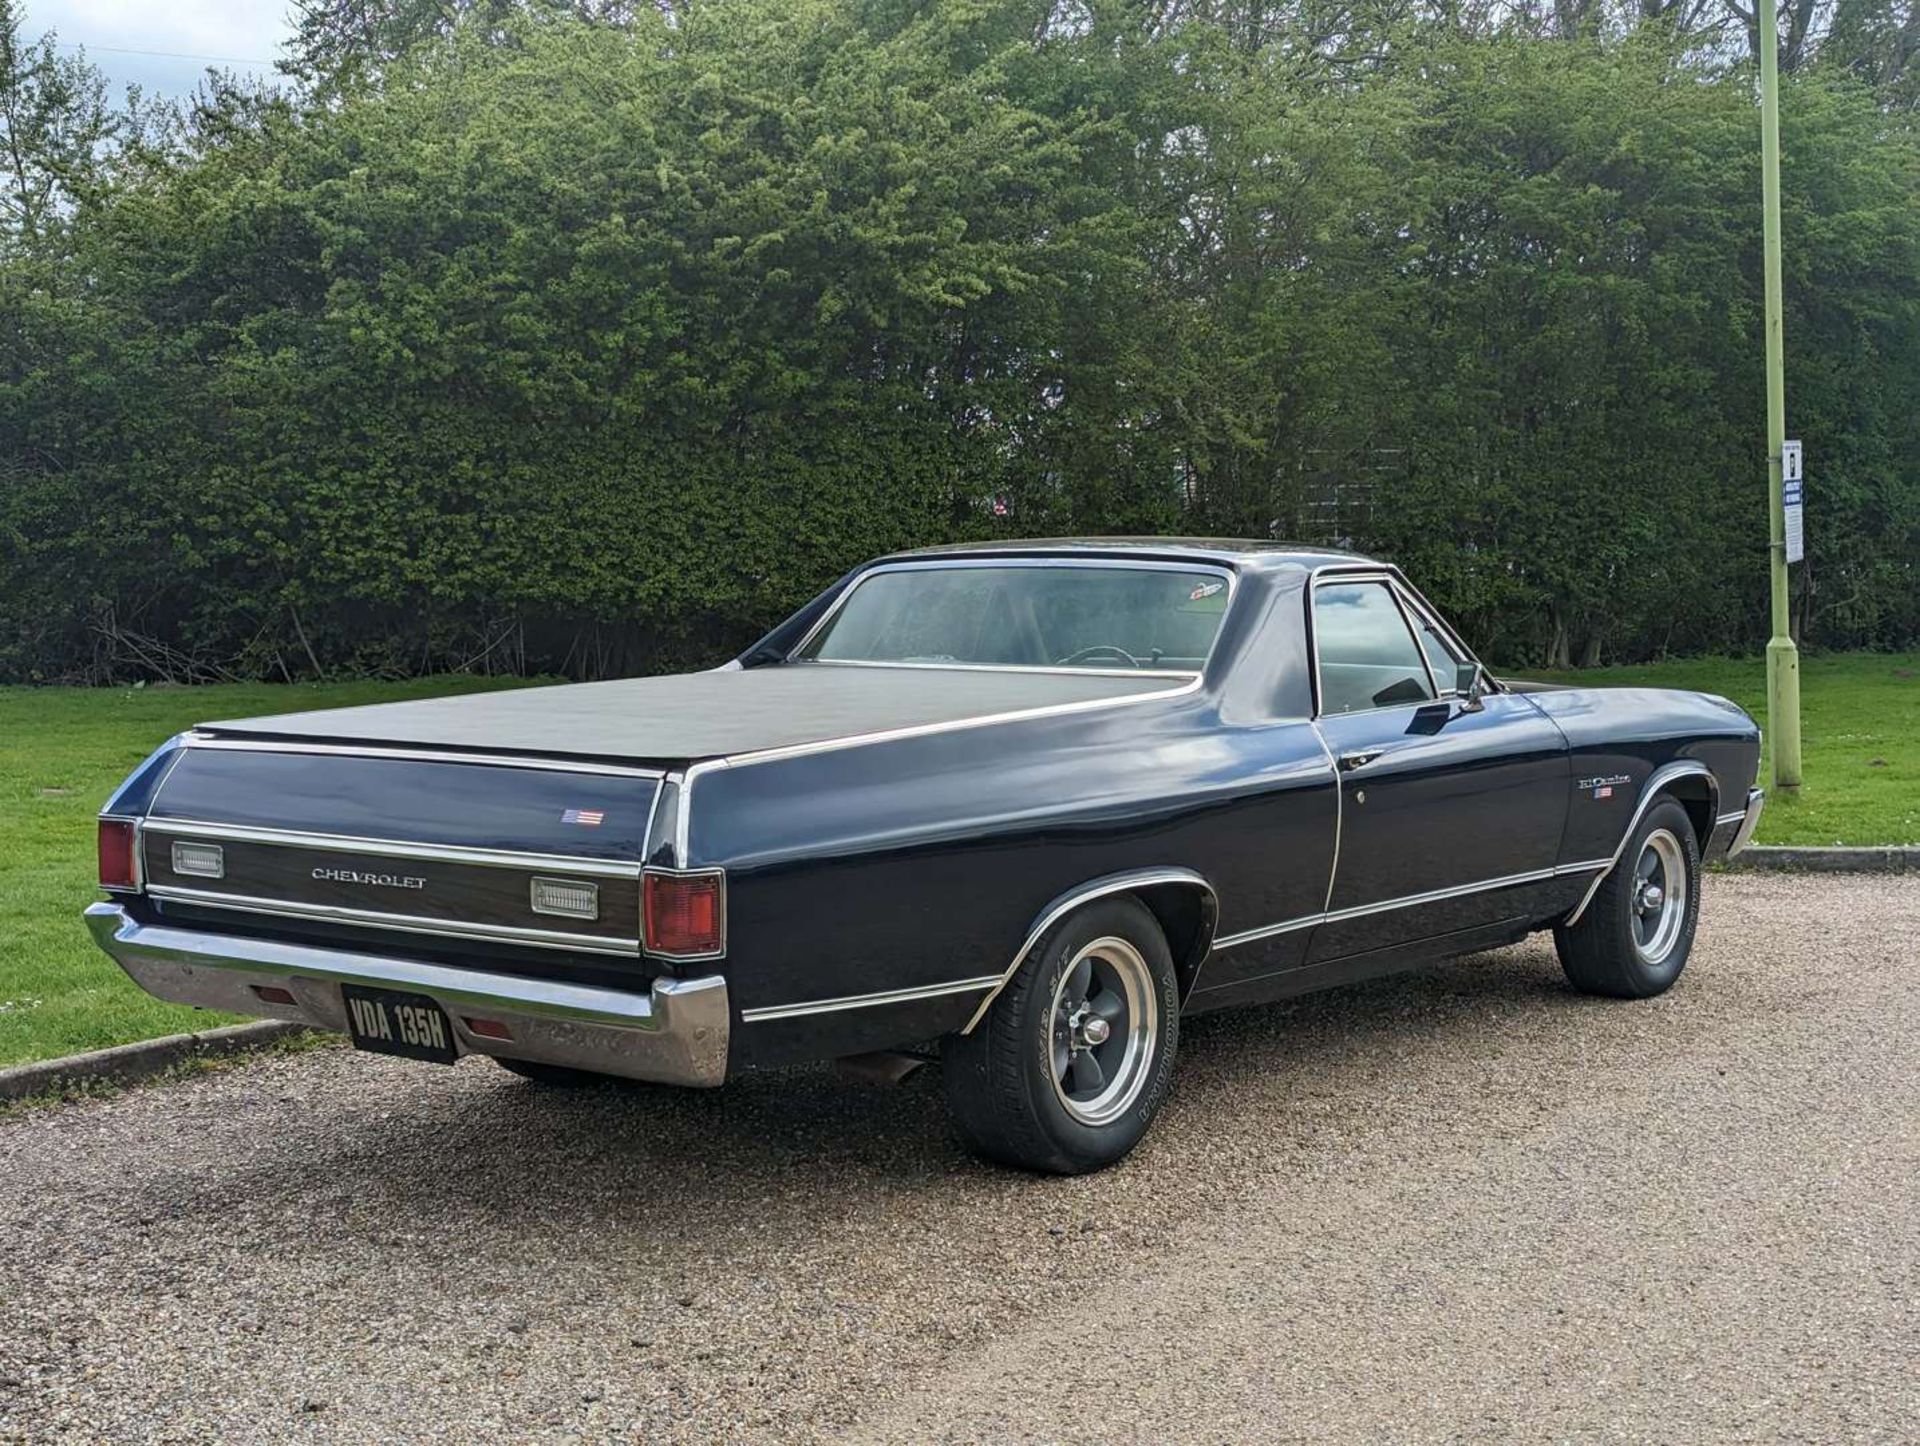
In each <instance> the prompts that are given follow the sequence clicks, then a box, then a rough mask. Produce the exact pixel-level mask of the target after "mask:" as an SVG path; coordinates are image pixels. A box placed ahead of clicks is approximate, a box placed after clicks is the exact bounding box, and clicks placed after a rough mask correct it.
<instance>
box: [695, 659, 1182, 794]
mask: <svg viewBox="0 0 1920 1446" xmlns="http://www.w3.org/2000/svg"><path fill="white" fill-rule="evenodd" d="M1200 681H1201V680H1200V676H1199V675H1198V674H1193V675H1191V676H1188V678H1187V681H1186V682H1184V683H1182V684H1181V685H1180V686H1179V687H1177V688H1159V689H1156V690H1154V691H1153V692H1151V693H1128V694H1126V695H1124V696H1122V697H1118V698H1082V699H1080V700H1079V701H1078V702H1074V703H1043V704H1041V705H1039V706H1038V707H1034V708H1015V709H1012V710H1010V711H1008V712H1005V713H982V714H980V715H978V716H977V717H972V718H950V719H946V720H944V721H942V722H939V723H915V724H912V725H910V726H908V727H905V728H888V729H884V730H882V731H881V732H878V733H850V734H848V735H846V736H845V737H842V738H821V739H816V740H815V741H813V742H811V743H792V744H788V745H787V746H786V747H784V748H763V749H760V750H758V751H756V752H750V753H730V754H728V755H727V756H726V757H725V758H710V759H706V760H703V761H702V762H699V763H696V764H694V765H693V766H692V767H690V768H688V769H687V780H688V782H689V783H691V782H692V780H693V778H694V776H695V775H696V774H699V773H703V772H705V771H706V770H708V769H710V768H740V767H744V766H746V765H748V764H753V763H771V762H774V761H776V760H778V759H782V758H799V757H801V756H803V755H805V754H808V753H831V752H834V751H835V750H837V749H841V748H857V747H860V746H861V745H863V744H867V743H892V742H895V741H897V740H899V739H902V738H925V737H930V736H932V735H933V734H936V733H957V732H960V731H961V730H962V729H966V728H987V727H991V726H992V725H994V724H996V723H1017V722H1022V721H1024V720H1026V719H1029V718H1058V717H1064V716H1065V715H1067V714H1069V713H1092V712H1096V711H1098V710H1100V709H1102V708H1125V707H1130V706H1132V705H1134V704H1136V703H1152V702H1156V701H1158V700H1160V699H1163V698H1179V697H1182V696H1184V695H1185V694H1188V693H1195V692H1198V691H1199V689H1200Z"/></svg>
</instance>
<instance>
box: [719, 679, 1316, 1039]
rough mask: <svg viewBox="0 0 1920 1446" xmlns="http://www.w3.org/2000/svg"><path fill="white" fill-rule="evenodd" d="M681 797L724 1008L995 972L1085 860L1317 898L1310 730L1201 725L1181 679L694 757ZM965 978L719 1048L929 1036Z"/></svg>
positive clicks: (1239, 911) (968, 999) (1274, 914)
mask: <svg viewBox="0 0 1920 1446" xmlns="http://www.w3.org/2000/svg"><path fill="white" fill-rule="evenodd" d="M688 797H689V798H690V800H691V807H690V811H689V815H688V818H689V835H688V839H687V843H688V851H689V855H690V860H691V863H692V864H693V866H695V867H704V866H713V865H719V866H723V867H725V868H726V870H727V890H728V944H727V960H726V964H725V966H724V967H725V970H726V973H727V976H728V981H729V989H730V991H731V993H732V996H733V999H734V1001H735V1002H736V1004H737V1006H738V1007H739V1008H740V1009H742V1010H746V1011H751V1010H755V1009H760V1008H765V1007H769V1006H786V1005H790V1004H793V1003H799V1002H806V1001H819V1000H831V999H842V998H846V997H850V996H857V995H862V994H868V993H876V992H881V991H888V990H896V989H914V988H925V987H928V986H935V985H939V984H942V983H947V982H951V981H956V980H964V979H969V978H980V977H984V976H989V975H998V974H1000V973H1001V972H1002V971H1004V970H1005V969H1006V968H1007V967H1008V966H1009V965H1010V964H1011V962H1012V960H1013V957H1014V955H1015V953H1016V952H1017V950H1018V949H1019V946H1020V944H1021V943H1022V942H1023V940H1024V939H1025V937H1026V935H1027V932H1028V930H1029V929H1030V927H1031V926H1032V924H1033V922H1034V920H1035V918H1036V917H1037V916H1038V915H1039V914H1040V913H1041V911H1042V910H1043V909H1045V907H1046V906H1047V905H1048V904H1049V903H1050V902H1052V901H1053V900H1055V899H1056V898H1058V897H1059V896H1060V895H1061V894H1062V893H1064V892H1066V891H1068V890H1070V889H1073V888H1076V887H1078V886H1080V885H1082V884H1084V883H1086V882H1087V881H1089V880H1092V879H1096V878H1100V877H1102V876H1105V875H1109V874H1114V873H1120V872H1125V871H1129V870H1134V869H1141V868H1154V867H1167V866H1173V867H1182V868H1188V869H1192V870H1194V871H1196V872H1198V873H1200V874H1201V875H1202V876H1204V877H1205V878H1206V879H1207V880H1208V881H1209V882H1210V883H1211V884H1212V885H1213V887H1214V889H1215V891H1216V893H1217V895H1218V898H1219V901H1220V908H1221V920H1220V927H1221V929H1223V930H1226V929H1232V928H1239V927H1245V926H1246V925H1249V924H1255V923H1259V922H1263V921H1266V920H1272V919H1279V918H1287V917H1293V916H1296V915H1299V914H1302V913H1307V912H1311V911H1313V910H1315V909H1318V908H1319V907H1320V905H1321V902H1322V900H1323V899H1324V895H1325V890H1326V885H1327V875H1328V870H1329V869H1330V867H1331V863H1332V843H1333V833H1334V809H1335V803H1334V794H1333V780H1332V771H1331V768H1330V765H1329V764H1328V762H1327V760H1326V755H1325V753H1324V751H1323V750H1322V749H1321V747H1320V745H1319V743H1318V741H1317V740H1316V738H1315V737H1314V735H1313V732H1312V730H1311V729H1310V728H1309V727H1307V726H1306V725H1305V724H1304V723H1297V722H1295V723H1286V722H1279V723H1274V724H1272V725H1270V726H1266V727H1240V728H1223V727H1221V726H1220V723H1219V719H1218V715H1217V712H1216V711H1215V708H1214V705H1213V704H1212V703H1211V702H1210V701H1209V700H1208V699H1207V698H1206V697H1205V696H1204V695H1202V694H1199V693H1192V694H1188V695H1186V696H1184V697H1180V698H1175V699H1171V700H1153V701H1149V702H1141V703H1130V704H1125V705H1121V706H1118V707H1114V708H1110V709H1103V710H1098V711H1092V712H1085V713H1078V714H1067V715H1060V716H1053V717H1043V718H1035V719H1031V720H1017V721H1011V722H1002V723H996V724H991V725H987V726H981V727H971V728H962V729H955V730H952V731H949V732H944V733H938V734H932V735H926V736H919V737H913V738H906V739H900V740H895V741H888V742H880V743H870V744H864V745H859V746H854V747H847V748H840V749H834V750H829V751H822V752H817V753H810V754H802V755H799V756H795V757H790V758H782V759H774V760H770V761H763V762H753V763H744V764H733V765H728V766H722V767H716V768H712V769H710V770H707V771H702V772H698V773H697V774H696V775H695V777H694V779H693V781H692V784H691V787H690V789H689V790H688ZM1282 861H1284V863H1283V862H1282ZM1209 967H1211V966H1209ZM984 993H985V991H984V990H978V991H974V992H970V993H965V994H959V995H954V996H950V997H947V998H942V999H933V1000H922V1001H916V1002H913V1003H910V1004H904V1005H892V1004H889V1005H882V1006H869V1007H862V1008H857V1009H846V1010H836V1011H834V1012H832V1013H826V1014H819V1015H811V1016H805V1017H800V1018H793V1019H787V1020H780V1021H767V1022H753V1023H747V1024H745V1025H744V1026H743V1027H742V1028H741V1029H740V1030H738V1031H737V1032H736V1036H735V1037H736V1040H737V1041H738V1044H737V1046H736V1049H735V1063H736V1065H738V1064H754V1063H772V1062H778V1061H781V1060H786V1059H793V1058H803V1057H810V1056H819V1055H823V1054H839V1053H852V1052H856V1051H859V1050H862V1049H874V1048H882V1047H888V1046H893V1045H899V1044H903V1043H909V1042H912V1041H914V1040H918V1039H929V1038H933V1037H935V1036H937V1035H939V1034H942V1033H945V1032H947V1031H949V1030H952V1029H956V1028H959V1027H961V1026H962V1025H964V1024H965V1023H966V1021H967V1020H968V1019H969V1018H970V1017H971V1015H972V1014H973V1012H974V1010H975V1008H976V1007H977V1006H978V1004H979V1002H980V1000H981V999H982V998H983V997H984Z"/></svg>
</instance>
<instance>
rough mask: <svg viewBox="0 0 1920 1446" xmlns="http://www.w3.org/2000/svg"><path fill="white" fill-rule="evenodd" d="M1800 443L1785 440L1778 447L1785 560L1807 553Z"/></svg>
mask: <svg viewBox="0 0 1920 1446" xmlns="http://www.w3.org/2000/svg"><path fill="white" fill-rule="evenodd" d="M1804 466H1805V463H1804V461H1803V458H1802V454H1801V450H1800V444H1799V443H1798V442H1787V443H1784V444H1782V446H1781V448H1780V506H1781V510H1782V511H1783V512H1785V513H1786V521H1787V527H1786V540H1787V561H1788V562H1799V561H1801V560H1802V559H1803V558H1805V557H1806V555H1807V544H1806V533H1805V531H1804V526H1803V518H1802V516H1801V504H1802V501H1803V495H1802V494H1803V492H1804V489H1805V487H1806V482H1805V480H1804V473H1803V468H1804Z"/></svg>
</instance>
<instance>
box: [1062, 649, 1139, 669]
mask: <svg viewBox="0 0 1920 1446" xmlns="http://www.w3.org/2000/svg"><path fill="white" fill-rule="evenodd" d="M1093 658H1113V659H1115V660H1117V661H1119V662H1122V663H1125V664H1126V665H1127V666H1128V667H1129V668H1137V667H1139V666H1140V660H1139V659H1138V658H1136V657H1134V655H1133V654H1132V653H1129V652H1128V651H1127V650H1126V649H1125V648H1116V647H1114V646H1113V644H1111V643H1095V644H1093V645H1092V646H1091V647H1085V648H1081V649H1080V650H1079V651H1078V652H1074V653H1068V654H1067V655H1066V657H1064V658H1058V659H1055V661H1054V666H1055V667H1059V668H1066V667H1071V666H1072V665H1073V664H1075V663H1084V662H1087V661H1089V660H1091V659H1093Z"/></svg>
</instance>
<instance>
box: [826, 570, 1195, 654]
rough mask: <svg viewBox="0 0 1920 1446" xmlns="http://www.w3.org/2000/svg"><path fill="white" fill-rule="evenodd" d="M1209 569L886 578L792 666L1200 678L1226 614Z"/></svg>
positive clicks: (856, 591) (905, 573) (861, 593)
mask: <svg viewBox="0 0 1920 1446" xmlns="http://www.w3.org/2000/svg"><path fill="white" fill-rule="evenodd" d="M1228 581H1229V579H1228V576H1227V574H1226V573H1224V572H1222V571H1218V570H1215V569H1211V568H1191V569H1188V568H1160V567H1142V566H1123V565H1113V566H1092V567H1088V566H1061V565H1046V564H1042V565H1037V566H1022V565H984V566H983V565H979V564H972V565H967V566H956V567H904V568H898V569H894V568H888V569H883V570H881V571H878V572H874V573H871V574H869V575H868V576H867V577H865V578H863V579H862V580H861V581H859V582H858V583H856V584H855V585H854V588H853V591H852V593H851V594H849V596H848V597H847V599H846V601H845V602H844V603H842V604H841V606H840V608H839V609H838V610H837V611H836V612H835V613H834V614H833V615H832V616H831V617H830V618H829V619H828V620H827V622H826V624H825V626H823V627H822V628H821V629H820V631H819V632H817V633H816V634H814V636H813V637H812V638H810V639H809V640H808V641H807V642H806V643H805V644H803V645H802V646H801V648H800V649H799V650H798V652H796V654H795V656H796V657H798V658H802V659H809V660H813V661H817V662H824V663H918V664H925V665H934V666H938V665H943V664H944V665H948V666H953V665H966V666H976V667H997V668H1097V669H1113V670H1120V671H1127V670H1132V669H1152V670H1156V671H1173V672H1198V671H1199V669H1200V668H1201V666H1202V665H1203V664H1204V663H1205V662H1206V659H1207V654H1208V653H1209V652H1211V651H1212V649H1213V640H1214V637H1215V635H1216V634H1218V633H1219V631H1220V621H1221V619H1222V617H1224V616H1225V614H1226V607H1227V596H1228V592H1229V588H1228Z"/></svg>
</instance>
